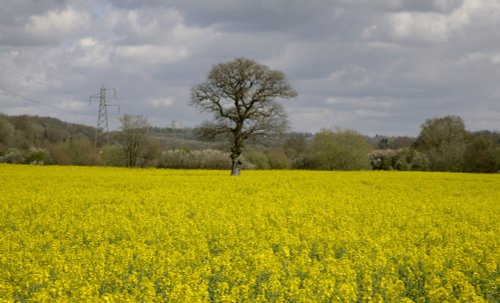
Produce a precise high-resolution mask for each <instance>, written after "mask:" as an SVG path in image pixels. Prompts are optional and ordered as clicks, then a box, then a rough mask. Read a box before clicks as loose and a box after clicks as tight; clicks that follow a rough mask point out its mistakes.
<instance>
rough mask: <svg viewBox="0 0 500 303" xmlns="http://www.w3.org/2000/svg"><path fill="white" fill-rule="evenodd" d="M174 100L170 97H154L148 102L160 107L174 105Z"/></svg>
mask: <svg viewBox="0 0 500 303" xmlns="http://www.w3.org/2000/svg"><path fill="white" fill-rule="evenodd" d="M174 103H175V102H174V100H172V99H170V98H156V99H152V100H150V102H149V104H151V105H152V106H153V107H155V108H160V107H171V106H172V105H174Z"/></svg>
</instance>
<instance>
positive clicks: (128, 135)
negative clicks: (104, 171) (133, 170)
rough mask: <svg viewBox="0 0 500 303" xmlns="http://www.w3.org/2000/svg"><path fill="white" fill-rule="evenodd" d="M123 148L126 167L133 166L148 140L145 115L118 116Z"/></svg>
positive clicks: (147, 125)
mask: <svg viewBox="0 0 500 303" xmlns="http://www.w3.org/2000/svg"><path fill="white" fill-rule="evenodd" d="M120 121H121V124H122V125H121V129H122V142H123V149H124V151H125V155H126V161H127V166H128V167H135V166H136V165H137V161H138V159H139V157H140V156H141V155H142V154H143V153H144V151H145V150H146V147H147V144H148V142H149V128H150V126H149V124H148V121H147V119H146V118H145V117H142V116H130V115H124V116H123V117H121V118H120Z"/></svg>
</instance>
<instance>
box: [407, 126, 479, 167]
mask: <svg viewBox="0 0 500 303" xmlns="http://www.w3.org/2000/svg"><path fill="white" fill-rule="evenodd" d="M421 128H422V130H421V132H420V134H419V136H418V138H417V141H416V143H415V145H416V148H417V150H419V151H421V152H423V153H425V154H426V156H427V158H428V159H429V162H430V168H431V170H435V171H461V170H462V169H463V166H464V161H465V150H466V147H467V141H468V137H469V133H468V132H467V131H466V130H465V125H464V122H463V120H462V118H460V117H457V116H446V117H443V118H433V119H428V120H426V121H425V122H424V123H423V124H422V126H421Z"/></svg>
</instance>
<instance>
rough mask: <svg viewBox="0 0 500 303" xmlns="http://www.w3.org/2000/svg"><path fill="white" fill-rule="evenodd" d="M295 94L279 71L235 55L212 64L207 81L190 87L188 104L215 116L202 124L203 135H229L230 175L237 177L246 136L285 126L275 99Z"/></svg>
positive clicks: (272, 131) (281, 110)
mask: <svg viewBox="0 0 500 303" xmlns="http://www.w3.org/2000/svg"><path fill="white" fill-rule="evenodd" d="M296 95H297V93H296V92H295V90H294V89H293V88H292V87H291V86H290V84H289V83H288V82H287V80H286V78H285V75H284V74H283V73H282V72H280V71H277V70H271V69H270V68H268V67H267V66H264V65H261V64H259V63H257V62H255V61H253V60H250V59H246V58H237V59H235V60H233V61H230V62H228V63H221V64H218V65H216V66H214V67H213V68H212V70H211V71H210V73H209V75H208V79H207V81H206V82H204V83H202V84H199V85H197V86H195V87H193V89H192V90H191V104H192V105H193V106H194V107H195V108H197V109H198V110H200V111H201V112H206V113H210V114H213V115H214V121H212V122H205V123H204V124H203V125H202V127H201V129H202V132H203V134H204V135H205V136H212V137H214V136H217V135H221V134H223V135H228V137H229V138H230V141H231V155H230V158H231V175H232V176H237V175H239V173H240V165H241V160H240V156H241V153H242V152H243V147H244V142H245V141H246V140H247V139H250V138H255V137H256V136H271V135H274V134H276V133H281V132H283V131H284V130H285V129H286V128H287V118H286V113H285V111H284V109H283V107H282V106H281V105H280V104H279V103H278V102H276V98H292V97H295V96H296Z"/></svg>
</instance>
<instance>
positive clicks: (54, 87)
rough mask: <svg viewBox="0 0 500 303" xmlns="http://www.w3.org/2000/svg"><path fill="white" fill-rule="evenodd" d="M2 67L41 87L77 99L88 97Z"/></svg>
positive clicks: (4, 66)
mask: <svg viewBox="0 0 500 303" xmlns="http://www.w3.org/2000/svg"><path fill="white" fill-rule="evenodd" d="M0 66H1V67H3V68H4V69H6V70H9V71H10V72H12V73H14V74H16V75H18V76H21V77H23V78H24V79H26V80H27V81H31V82H35V83H38V84H40V85H43V86H46V87H49V88H52V89H56V90H58V91H61V92H64V93H67V94H71V95H74V96H77V97H80V98H87V97H86V96H83V95H80V94H78V93H75V92H72V91H70V90H67V89H63V88H59V87H57V86H54V85H52V84H49V83H47V82H44V81H40V80H37V79H35V78H33V77H32V76H29V75H26V74H24V73H22V72H20V71H18V70H16V69H14V68H12V67H10V66H8V65H5V64H3V63H1V62H0Z"/></svg>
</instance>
